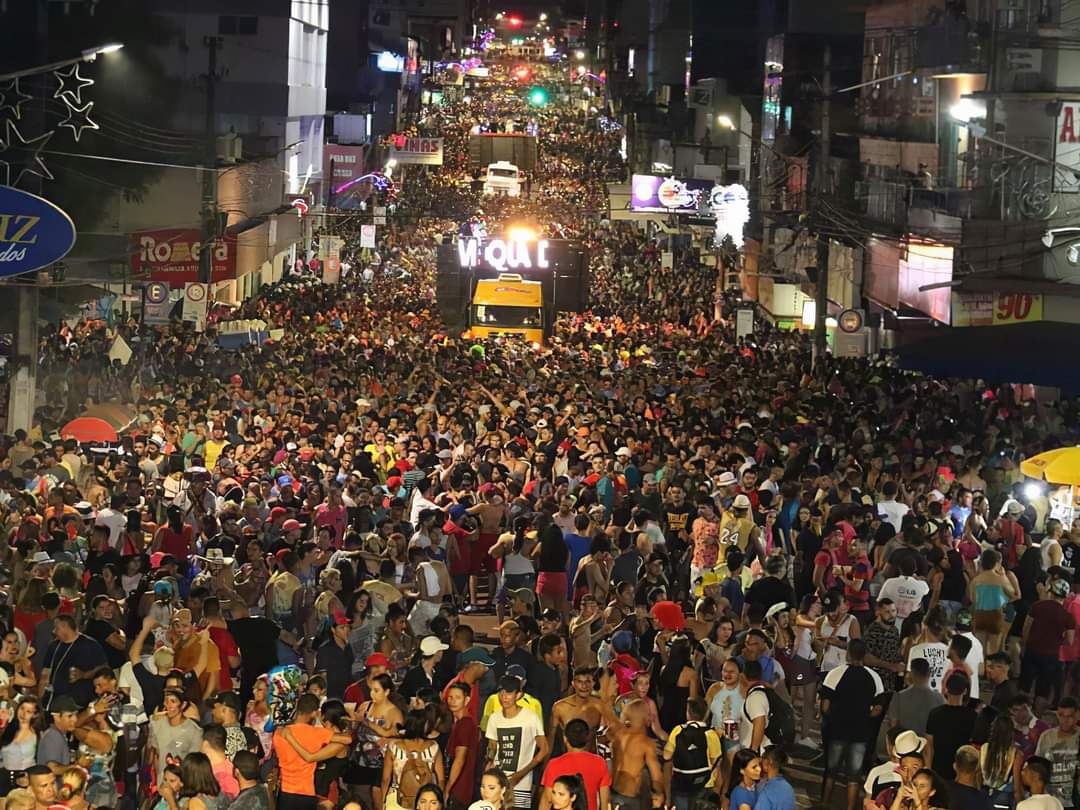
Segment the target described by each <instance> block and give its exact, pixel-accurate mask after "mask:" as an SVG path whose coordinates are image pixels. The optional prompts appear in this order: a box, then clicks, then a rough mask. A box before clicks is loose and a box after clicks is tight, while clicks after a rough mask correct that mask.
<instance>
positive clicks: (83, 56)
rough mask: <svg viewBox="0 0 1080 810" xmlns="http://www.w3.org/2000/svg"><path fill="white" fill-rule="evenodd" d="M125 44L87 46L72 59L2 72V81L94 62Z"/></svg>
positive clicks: (0, 77) (0, 80) (0, 75)
mask: <svg viewBox="0 0 1080 810" xmlns="http://www.w3.org/2000/svg"><path fill="white" fill-rule="evenodd" d="M123 47H124V46H123V44H122V43H119V42H110V43H108V44H106V45H98V46H96V47H94V48H87V49H86V50H84V51H82V52H81V53H80V54H79V55H78V56H76V57H74V58H72V59H63V60H61V61H59V62H49V64H47V65H38V66H37V67H31V68H23V69H22V70H16V71H13V72H11V73H3V74H0V82H6V81H8V80H10V79H21V78H23V77H24V76H37V75H38V74H41V73H48V72H49V71H51V70H59V69H60V68H66V67H70V66H71V65H77V64H79V63H80V62H93V61H94V60H95V59H97V58H98V56H99V55H100V54H103V53H116V51H118V50H120V49H121V48H123Z"/></svg>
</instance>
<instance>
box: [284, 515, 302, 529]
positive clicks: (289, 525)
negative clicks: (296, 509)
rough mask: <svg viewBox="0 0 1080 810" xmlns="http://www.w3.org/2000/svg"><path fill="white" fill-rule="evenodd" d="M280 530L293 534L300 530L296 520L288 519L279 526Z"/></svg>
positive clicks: (298, 522)
mask: <svg viewBox="0 0 1080 810" xmlns="http://www.w3.org/2000/svg"><path fill="white" fill-rule="evenodd" d="M281 530H282V531H285V532H295V531H299V530H300V521H299V520H297V519H296V518H289V519H288V520H286V521H285V522H284V523H282V524H281Z"/></svg>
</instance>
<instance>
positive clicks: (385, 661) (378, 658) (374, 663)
mask: <svg viewBox="0 0 1080 810" xmlns="http://www.w3.org/2000/svg"><path fill="white" fill-rule="evenodd" d="M364 666H365V667H368V668H369V669H370V668H371V667H386V668H387V669H390V668H392V664H391V663H390V659H389V658H387V657H386V656H385V655H383V654H382V653H379V652H377V653H372V654H371V655H369V656H368V657H367V659H365V661H364Z"/></svg>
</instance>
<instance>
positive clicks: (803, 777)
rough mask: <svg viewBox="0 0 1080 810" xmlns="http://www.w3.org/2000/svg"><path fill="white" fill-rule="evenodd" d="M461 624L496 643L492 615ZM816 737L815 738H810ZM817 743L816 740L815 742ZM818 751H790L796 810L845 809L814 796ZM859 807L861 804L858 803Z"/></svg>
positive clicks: (838, 801) (839, 799) (840, 792)
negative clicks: (820, 802)
mask: <svg viewBox="0 0 1080 810" xmlns="http://www.w3.org/2000/svg"><path fill="white" fill-rule="evenodd" d="M461 621H462V622H463V623H464V624H467V625H469V626H470V627H471V628H472V629H473V632H474V633H475V634H476V640H477V642H478V643H480V644H484V645H490V646H493V645H495V644H497V643H498V639H499V632H498V630H497V629H496V627H497V625H498V622H497V621H496V620H495V614H494V613H487V612H484V613H463V614H461ZM811 736H812V737H816V736H817V735H816V734H814V735H811ZM818 742H819V744H820V740H819V741H818ZM818 753H819V752H818V751H811V750H809V749H806V748H802V747H796V748H794V749H793V750H792V751H791V752H790V755H791V762H790V763H789V764H788V774H787V777H788V781H790V782H791V784H792V787H794V788H795V797H796V800H797V802H798V807H799V810H805V808H811V807H825V808H828V810H833V809H834V808H835V810H842V809H843V808H844V807H845V804H846V802H845V796H846V792H845V789H844V788H843V787H842V786H839V787H837V788H836V790H835V791H834V794H835V795H834V799H833V801H832V803H831V804H828V805H820V804H819V803H818V796H820V794H821V776H822V769H821V766H820V765H818V764H813V765H812V764H810V762H811V759H812V758H813V757H814V756H816V755H817V754H818ZM860 806H861V804H860Z"/></svg>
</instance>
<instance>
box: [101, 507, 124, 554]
mask: <svg viewBox="0 0 1080 810" xmlns="http://www.w3.org/2000/svg"><path fill="white" fill-rule="evenodd" d="M123 510H124V496H123V495H114V496H113V497H112V500H111V501H110V502H109V506H108V507H107V508H105V509H102V510H101V511H100V512H98V513H97V517H96V518H95V519H94V525H95V526H104V527H105V528H107V529H108V530H109V545H110V546H111V547H112V548H114V549H116V550H117V551H120V541H121V538H123V536H124V529H125V528H127V518H126V517H124V511H123Z"/></svg>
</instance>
